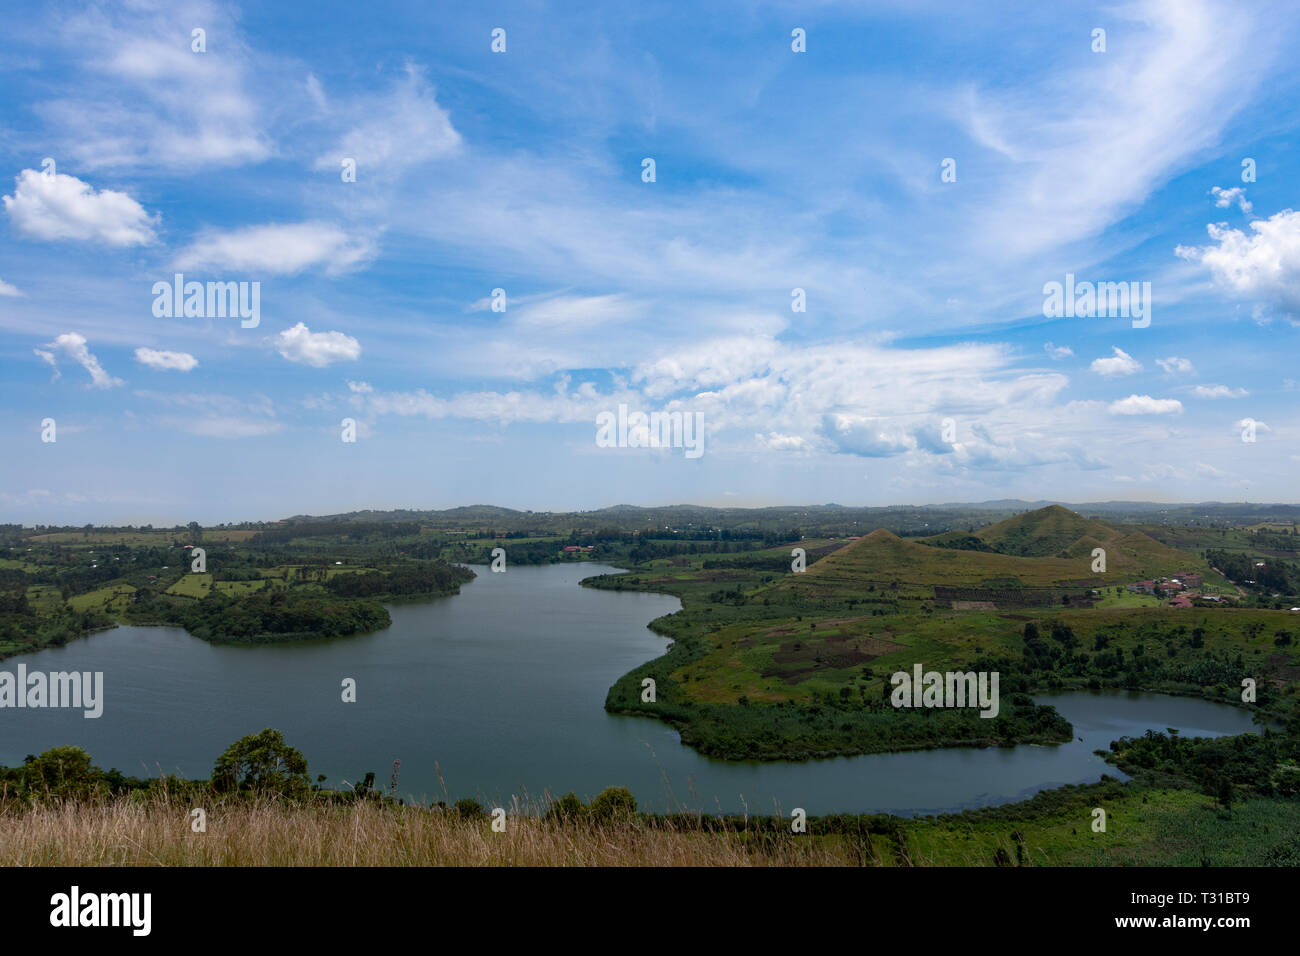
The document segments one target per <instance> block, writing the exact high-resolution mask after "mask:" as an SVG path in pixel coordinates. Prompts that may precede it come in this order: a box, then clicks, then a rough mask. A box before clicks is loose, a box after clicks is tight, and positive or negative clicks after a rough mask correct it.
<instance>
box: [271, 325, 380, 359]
mask: <svg viewBox="0 0 1300 956" xmlns="http://www.w3.org/2000/svg"><path fill="white" fill-rule="evenodd" d="M276 349H277V350H278V351H279V353H280V354H281V355H283V356H284V357H285V358H287V359H288V360H289V361H290V362H301V363H302V364H304V365H311V366H314V367H316V368H324V367H325V366H326V365H330V364H332V363H334V362H352V361H356V360H357V359H359V358H360V357H361V343H360V342H358V341H357V340H356V339H354V338H352V337H351V336H350V335H344V334H343V333H342V332H312V331H311V330H310V329H308V328H307V326H306V325H305V324H303V323H302V322H299V323H298V324H297V325H295V326H294V327H293V328H291V329H285V330H284V331H283V332H281V333H280V335H279V336H278V337H277V339H276Z"/></svg>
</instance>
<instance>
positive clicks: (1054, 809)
mask: <svg viewBox="0 0 1300 956" xmlns="http://www.w3.org/2000/svg"><path fill="white" fill-rule="evenodd" d="M1099 805H1100V806H1103V807H1105V808H1106V809H1107V812H1108V818H1109V819H1108V827H1107V831H1106V832H1105V833H1098V832H1095V831H1093V829H1092V828H1091V826H1090V820H1091V808H1092V807H1094V806H1099ZM191 809H192V807H191V804H190V802H189V801H187V800H176V799H175V798H174V797H172V796H169V795H168V794H167V793H165V792H152V793H149V794H147V795H146V794H135V795H122V796H117V797H110V798H106V799H91V800H67V801H44V802H39V803H31V802H29V801H24V800H12V799H8V800H4V799H0V866H1089V867H1095V866H1133V865H1146V866H1160V865H1164V866H1193V867H1195V866H1202V865H1214V866H1243V865H1256V866H1257V865H1265V866H1268V865H1273V866H1296V865H1300V826H1298V824H1300V806H1298V805H1297V803H1296V801H1295V800H1281V799H1269V798H1255V799H1250V800H1247V801H1242V802H1240V803H1238V804H1236V805H1234V806H1233V807H1232V808H1231V810H1228V809H1225V808H1223V807H1221V806H1217V805H1216V804H1215V802H1214V801H1213V799H1212V798H1210V797H1207V796H1204V795H1201V794H1196V793H1192V792H1189V791H1176V790H1175V791H1161V790H1157V789H1147V788H1142V787H1134V786H1132V785H1131V784H1130V785H1124V784H1120V783H1118V782H1116V781H1107V782H1103V783H1100V784H1093V785H1088V786H1081V787H1066V788H1062V789H1060V790H1056V791H1049V792H1046V793H1044V794H1040V795H1039V796H1038V797H1036V798H1035V799H1033V800H1030V801H1026V802H1025V803H1021V804H1016V805H1012V806H1004V807H994V808H988V809H985V810H977V811H970V812H967V813H962V814H954V815H950V816H943V817H936V818H918V819H902V818H898V817H889V816H885V815H875V816H863V817H826V818H809V820H808V831H807V833H804V834H794V833H792V832H791V831H790V825H789V822H788V821H786V820H779V819H776V818H761V817H750V818H748V819H744V818H740V817H733V818H725V819H719V818H710V817H707V816H694V815H680V816H672V817H663V816H650V815H642V814H629V815H624V816H621V817H615V818H612V819H606V820H597V819H592V818H590V817H586V816H581V817H571V818H568V819H565V818H557V817H556V816H554V815H549V816H548V815H543V814H540V813H522V814H516V813H511V814H509V815H508V816H507V818H506V825H505V831H504V832H495V831H494V830H493V829H492V824H491V821H490V819H489V818H488V817H487V816H485V815H482V814H473V815H467V814H463V813H459V812H457V811H455V810H454V809H450V808H448V809H437V808H427V807H413V806H401V805H398V804H396V803H393V802H389V801H375V800H363V801H357V802H350V803H337V802H329V801H307V802H299V801H286V800H283V799H275V798H255V799H247V798H237V799H231V800H228V801H219V802H216V803H214V804H212V805H210V806H209V807H207V808H206V814H207V816H206V832H201V833H196V832H194V831H193V829H192V827H191V820H192V817H191Z"/></svg>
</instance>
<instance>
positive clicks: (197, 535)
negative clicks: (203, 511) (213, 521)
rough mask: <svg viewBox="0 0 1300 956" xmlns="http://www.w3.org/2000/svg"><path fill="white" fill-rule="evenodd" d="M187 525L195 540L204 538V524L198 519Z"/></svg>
mask: <svg viewBox="0 0 1300 956" xmlns="http://www.w3.org/2000/svg"><path fill="white" fill-rule="evenodd" d="M185 527H186V528H188V529H189V532H190V537H191V538H193V539H194V540H195V541H202V540H203V526H202V525H201V524H199V523H198V522H197V521H191V522H190V523H189V524H187V525H186V526H185Z"/></svg>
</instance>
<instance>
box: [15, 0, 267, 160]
mask: <svg viewBox="0 0 1300 956" xmlns="http://www.w3.org/2000/svg"><path fill="white" fill-rule="evenodd" d="M236 16H237V14H235V13H233V12H232V11H231V10H229V9H228V8H227V7H225V6H224V5H220V4H217V3H210V2H207V0H178V2H175V3H158V2H151V0H136V2H132V3H129V4H108V5H91V6H90V8H89V9H88V10H86V11H85V12H83V13H73V14H61V15H60V16H59V18H58V20H57V22H56V23H51V24H47V25H46V27H45V29H46V30H47V31H48V35H49V37H50V38H51V39H53V40H54V41H55V42H62V43H63V44H64V46H65V49H64V51H63V54H64V55H62V56H58V59H57V62H59V63H61V64H64V66H62V67H60V68H61V69H64V68H66V69H69V70H72V71H74V72H73V73H72V74H71V75H70V76H69V77H68V78H67V81H66V86H65V89H67V90H68V91H69V92H68V93H66V94H65V95H63V96H61V97H60V98H58V99H53V100H47V101H44V102H39V103H37V104H35V106H34V109H35V112H36V113H37V114H38V115H40V116H42V117H44V118H45V119H46V120H47V121H48V122H49V123H50V124H51V126H52V127H53V128H54V130H55V131H56V134H57V135H58V136H59V138H60V140H61V142H60V145H59V154H61V155H67V156H71V157H72V158H74V159H76V160H77V161H78V162H80V163H81V164H82V165H83V166H86V167H126V166H142V167H162V168H172V169H177V168H178V169H196V168H203V167H212V166H230V165H237V164H241V163H252V162H258V161H261V160H263V159H265V158H267V157H268V156H270V155H271V153H272V147H271V144H270V141H269V137H268V136H267V135H266V133H265V131H264V129H263V126H264V124H265V120H264V118H263V115H262V114H263V109H262V107H261V106H260V105H259V104H258V103H257V101H256V99H255V98H254V96H253V95H252V93H251V92H250V90H254V89H259V88H261V89H265V88H267V87H270V86H278V84H277V83H276V79H277V77H276V72H277V71H276V69H275V68H274V64H269V63H266V62H264V61H256V60H255V59H254V57H253V55H252V54H251V52H250V51H249V49H248V48H247V46H246V45H245V43H244V40H243V37H242V35H241V33H240V30H239V28H238V24H237V22H236V19H235V17H236ZM198 25H201V26H202V27H203V28H204V29H205V30H206V31H207V47H208V49H207V52H206V53H195V52H193V51H192V50H191V37H190V31H191V29H192V28H193V27H194V26H198ZM58 52H59V51H55V53H52V54H51V55H50V61H51V62H54V61H55V57H56V55H57V53H58ZM267 95H268V98H269V97H270V96H271V94H267ZM275 95H277V96H278V97H279V98H280V100H281V102H280V103H277V104H276V105H283V102H282V101H283V98H284V92H283V89H277V93H276V94H275Z"/></svg>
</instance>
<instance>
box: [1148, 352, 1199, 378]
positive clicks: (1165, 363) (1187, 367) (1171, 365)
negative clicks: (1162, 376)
mask: <svg viewBox="0 0 1300 956" xmlns="http://www.w3.org/2000/svg"><path fill="white" fill-rule="evenodd" d="M1156 364H1157V365H1159V366H1160V367H1161V368H1162V369H1164V370H1165V373H1166V374H1168V375H1173V374H1175V373H1178V372H1194V371H1195V369H1194V368H1192V363H1191V362H1189V361H1188V360H1187V359H1185V358H1179V357H1178V356H1176V355H1171V356H1169V358H1162V359H1156Z"/></svg>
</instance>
